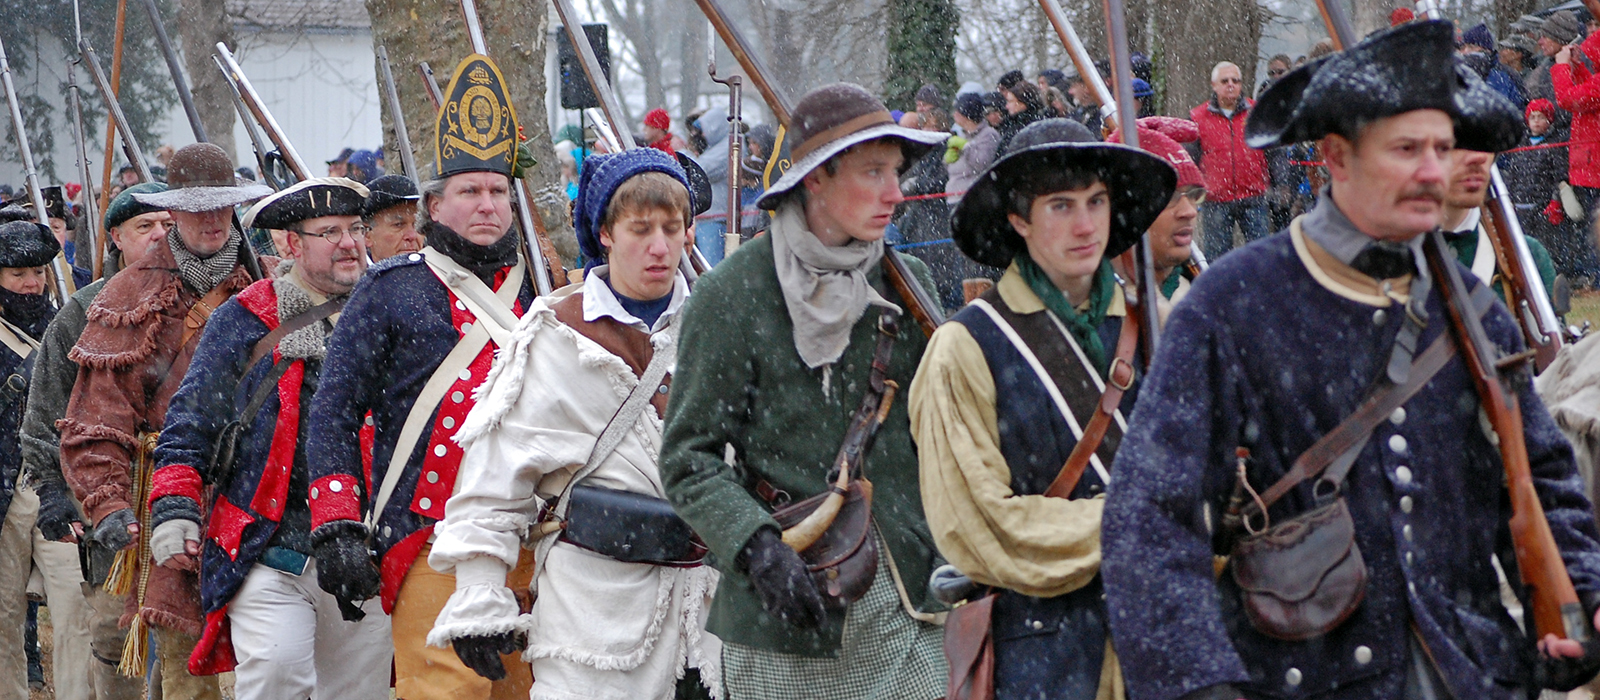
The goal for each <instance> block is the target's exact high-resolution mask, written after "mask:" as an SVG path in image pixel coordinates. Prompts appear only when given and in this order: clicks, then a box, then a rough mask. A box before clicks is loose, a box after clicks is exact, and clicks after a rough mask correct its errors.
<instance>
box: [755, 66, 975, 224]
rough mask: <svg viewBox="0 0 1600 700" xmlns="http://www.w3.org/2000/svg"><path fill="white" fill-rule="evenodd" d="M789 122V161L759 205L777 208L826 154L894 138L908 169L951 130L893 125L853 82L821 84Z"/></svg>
mask: <svg viewBox="0 0 1600 700" xmlns="http://www.w3.org/2000/svg"><path fill="white" fill-rule="evenodd" d="M790 121H791V123H790V124H789V129H790V131H789V137H787V138H785V141H790V140H791V139H792V141H793V143H794V147H793V149H792V150H790V151H789V156H790V158H791V160H792V161H793V163H794V164H793V165H791V166H789V169H788V170H786V171H784V173H783V177H782V178H779V180H778V181H777V182H775V183H773V184H772V186H771V187H769V188H767V191H766V193H764V194H762V195H761V198H760V199H758V200H756V206H758V207H760V208H762V209H775V208H777V206H778V201H779V200H780V199H782V198H783V195H785V194H787V193H788V192H789V191H790V190H793V189H794V188H795V187H797V186H799V184H800V181H801V180H804V179H805V177H806V176H807V175H809V174H811V171H813V170H816V169H817V167H818V166H820V165H822V164H823V163H825V162H827V161H828V159H829V158H832V157H834V156H835V155H838V154H839V153H840V152H841V151H843V150H844V149H846V148H849V147H851V146H854V145H856V144H859V143H865V142H867V141H876V140H878V139H883V138H893V139H896V140H898V141H899V142H900V147H901V150H902V151H903V152H904V154H905V163H904V164H903V166H902V167H904V168H909V167H911V164H912V163H913V162H914V161H916V159H917V158H920V157H922V155H923V154H924V153H927V152H928V150H929V149H931V148H933V147H934V146H935V145H937V144H941V143H944V141H945V139H947V138H949V137H950V134H947V133H944V132H935V131H919V130H917V129H907V128H904V127H902V126H900V125H899V124H896V123H895V121H894V118H893V117H891V116H889V110H888V109H887V108H886V107H884V106H883V103H882V102H880V101H878V98H876V97H873V96H872V93H870V92H867V89H866V88H864V87H861V86H860V85H855V84H853V83H834V84H832V85H824V86H822V87H819V88H817V89H815V90H812V91H811V92H808V93H806V95H805V97H802V98H800V102H799V103H797V104H796V105H795V108H794V114H793V116H792V117H791V120H790Z"/></svg>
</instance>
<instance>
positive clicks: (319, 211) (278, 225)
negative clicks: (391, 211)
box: [240, 177, 367, 230]
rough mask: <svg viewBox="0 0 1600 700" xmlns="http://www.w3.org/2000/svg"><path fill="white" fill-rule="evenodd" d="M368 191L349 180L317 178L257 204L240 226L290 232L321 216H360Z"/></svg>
mask: <svg viewBox="0 0 1600 700" xmlns="http://www.w3.org/2000/svg"><path fill="white" fill-rule="evenodd" d="M366 204H367V188H366V186H365V185H362V184H361V183H359V182H356V181H355V180H351V179H350V178H347V177H314V178H311V179H309V180H301V181H300V182H297V183H295V184H294V185H293V186H291V187H285V188H283V189H282V190H280V191H278V192H275V193H273V194H272V195H271V196H269V197H266V198H265V199H262V200H261V201H259V202H256V203H255V206H252V207H250V211H247V212H245V213H244V219H243V220H242V221H241V222H240V223H241V224H242V225H243V226H244V227H245V228H274V229H280V230H281V229H290V228H293V227H294V226H295V225H296V224H299V223H300V222H302V221H305V220H306V219H315V218H317V217H319V216H360V215H361V210H362V208H363V207H365V206H366Z"/></svg>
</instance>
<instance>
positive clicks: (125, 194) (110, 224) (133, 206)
mask: <svg viewBox="0 0 1600 700" xmlns="http://www.w3.org/2000/svg"><path fill="white" fill-rule="evenodd" d="M166 191H167V185H166V183H164V182H141V183H139V184H137V185H134V186H132V187H129V188H128V189H125V190H123V191H122V192H120V193H118V194H117V196H116V197H114V198H112V200H111V203H110V204H108V205H106V216H105V220H104V221H103V223H104V224H105V227H106V230H107V231H110V230H111V229H114V228H116V227H118V226H121V225H122V222H124V221H127V220H128V219H132V218H133V217H135V216H140V215H142V214H149V213H151V212H157V211H166V210H165V209H162V208H161V207H153V206H150V205H148V204H145V203H144V202H141V201H139V200H137V199H135V198H134V195H138V194H155V193H157V192H166Z"/></svg>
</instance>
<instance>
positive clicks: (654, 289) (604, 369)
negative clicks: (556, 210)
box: [429, 148, 721, 700]
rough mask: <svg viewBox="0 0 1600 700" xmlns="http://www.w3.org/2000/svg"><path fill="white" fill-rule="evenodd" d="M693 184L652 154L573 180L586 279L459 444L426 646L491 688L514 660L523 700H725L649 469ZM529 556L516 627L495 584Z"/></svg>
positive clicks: (512, 351) (675, 534)
mask: <svg viewBox="0 0 1600 700" xmlns="http://www.w3.org/2000/svg"><path fill="white" fill-rule="evenodd" d="M692 181H693V180H692V179H691V178H690V177H689V176H688V175H687V174H686V173H685V172H684V170H683V168H682V167H681V166H679V164H678V162H677V161H676V160H675V159H674V158H673V157H672V156H670V155H667V154H666V153H664V152H662V151H660V150H658V149H653V148H640V149H634V150H630V151H625V152H623V153H619V154H616V155H602V156H591V157H590V158H589V160H587V161H585V162H584V177H583V179H582V181H581V184H580V185H579V191H578V199H577V208H578V223H577V227H578V241H579V245H580V246H582V248H583V256H584V259H585V260H588V261H590V268H589V271H588V274H586V275H585V276H584V281H583V282H582V283H580V284H575V285H571V286H568V287H566V288H563V289H561V290H558V291H557V292H556V293H554V294H552V295H550V296H547V297H542V298H540V299H538V300H536V301H535V302H534V303H533V306H532V308H530V309H529V310H528V314H527V315H526V316H524V317H523V321H522V322H521V323H520V324H518V327H517V332H516V335H515V337H514V340H513V343H512V344H511V345H510V346H508V347H507V348H506V349H505V350H504V351H503V352H501V354H500V361H499V362H497V363H496V365H495V368H494V369H493V370H492V371H491V373H490V375H489V380H488V381H489V386H490V387H492V388H491V389H490V390H489V392H488V394H487V395H486V396H484V398H483V400H482V401H481V402H480V403H479V404H478V406H477V408H475V409H473V411H472V413H471V414H469V415H468V416H467V422H466V426H465V427H464V428H462V432H461V433H460V434H458V436H457V438H458V439H459V440H460V441H461V443H462V446H463V449H464V450H465V451H466V456H465V458H464V459H463V462H462V467H461V472H460V475H459V476H458V477H457V478H458V481H459V484H460V488H459V489H458V490H457V491H456V494H455V495H454V496H451V498H450V501H449V503H448V504H447V505H446V506H445V520H444V522H443V523H440V524H439V526H438V528H437V533H438V539H437V540H436V541H435V542H434V545H433V553H432V554H431V555H429V563H430V564H431V565H433V567H434V568H435V569H438V570H441V571H446V572H454V573H455V575H456V592H455V594H454V595H452V596H451V598H450V603H449V604H448V605H447V606H445V609H444V612H443V613H441V614H440V615H439V619H438V620H437V622H436V623H435V625H434V628H433V632H432V633H431V634H430V635H429V639H430V641H432V642H434V643H436V644H441V645H442V644H448V643H453V644H454V646H455V650H456V653H457V654H458V655H460V656H461V659H462V660H463V661H465V662H466V663H467V664H468V665H470V666H473V667H474V668H475V669H477V670H478V671H479V672H480V673H483V674H484V675H485V676H487V677H490V678H494V677H496V676H497V675H500V674H503V673H504V671H503V669H502V668H501V665H500V657H499V655H498V653H496V652H498V650H499V649H501V648H504V647H516V646H520V645H522V644H523V643H525V644H526V647H527V650H528V651H527V654H526V658H527V659H528V660H529V661H531V662H532V663H533V678H534V681H533V695H534V697H588V698H615V699H618V700H621V699H623V698H650V699H653V700H659V699H662V698H666V699H670V698H674V697H678V698H700V697H709V695H708V691H707V690H706V689H705V688H704V687H701V686H702V685H703V686H706V687H711V688H717V689H718V690H719V691H720V689H721V683H720V678H719V677H718V675H717V673H716V669H717V667H718V666H719V665H720V663H719V662H720V659H719V655H718V651H719V649H718V647H717V645H716V642H715V640H713V639H712V638H711V637H709V636H708V635H705V634H704V632H703V627H704V619H705V614H706V613H707V612H708V609H709V605H710V601H711V593H712V591H713V590H714V589H715V588H716V580H717V574H716V572H715V570H713V569H712V568H711V567H709V566H705V565H704V563H703V562H702V561H701V559H702V557H703V556H704V554H705V548H704V546H703V545H701V544H700V543H699V542H698V541H697V540H696V539H695V538H694V536H693V533H692V532H690V530H689V528H688V526H687V525H685V524H684V523H683V521H682V520H680V519H678V518H677V516H675V515H673V513H672V507H671V506H670V505H669V504H668V503H667V502H666V500H665V496H666V494H665V492H664V491H663V489H662V486H661V477H660V475H659V474H658V473H657V468H656V462H657V455H658V454H659V453H660V445H661V438H660V430H661V421H660V417H661V414H662V413H663V412H664V411H665V409H666V407H667V388H668V386H669V384H670V382H671V378H670V376H669V375H668V370H669V369H670V368H671V367H672V365H673V362H674V357H675V355H676V351H677V346H676V336H677V319H678V313H679V311H680V310H681V309H682V308H683V304H684V302H685V301H686V300H687V299H688V298H689V287H688V283H687V282H686V281H685V279H684V277H683V275H682V274H681V273H679V272H678V261H679V260H680V259H682V256H683V249H684V246H685V244H687V242H688V231H689V230H690V227H691V226H692V225H693V224H692V222H693V217H694V213H695V210H696V207H695V206H694V204H698V205H700V207H699V208H700V209H704V208H705V207H706V206H709V205H710V203H711V201H710V194H711V193H710V191H709V188H707V189H705V190H702V191H701V192H700V193H698V194H696V195H694V196H692V197H691V194H690V188H691V182H692ZM691 202H693V203H694V204H691ZM647 414H648V415H647ZM608 435H615V436H619V437H618V439H617V440H615V441H612V440H610V439H608V437H607V436H608ZM556 436H564V437H556ZM541 513H544V514H545V515H546V516H547V517H544V518H541V517H540V514H541ZM558 517H559V518H560V521H564V522H566V523H568V527H566V528H565V529H563V530H559V531H557V532H553V533H550V534H545V535H542V536H540V535H533V536H532V538H533V539H534V540H535V541H533V542H526V543H524V542H523V541H522V538H521V537H519V536H518V534H519V533H514V532H507V531H506V530H505V529H504V527H503V526H502V523H504V522H506V521H508V520H516V521H521V522H530V523H538V524H539V525H545V524H549V523H554V522H557V518H558ZM539 525H536V526H535V527H536V528H537V527H538V526H539ZM617 536H621V537H631V538H636V539H635V543H636V545H637V546H631V547H619V546H617V545H616V544H615V543H616V542H617V541H618V540H616V539H614V538H615V537H617ZM535 545H537V549H536V550H535V554H534V558H535V561H536V562H538V564H537V566H538V575H537V579H536V583H535V585H534V586H533V590H534V592H535V593H536V594H537V597H536V598H535V600H534V603H533V609H532V614H531V617H530V618H526V622H524V621H523V620H522V619H519V617H518V606H517V601H516V597H515V596H514V595H513V591H511V590H509V589H507V588H506V586H505V579H506V572H507V571H508V570H510V568H511V567H512V566H513V565H515V564H516V561H517V558H518V555H519V552H520V550H521V548H522V547H524V546H528V547H533V546H535ZM653 620H659V621H660V622H659V624H658V623H655V622H652V621H653ZM524 635H525V637H524ZM519 637H520V638H519ZM680 677H682V678H683V681H682V682H681V683H680V682H679V680H678V679H679V678H680Z"/></svg>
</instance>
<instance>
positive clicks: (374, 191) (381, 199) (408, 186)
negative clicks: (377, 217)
mask: <svg viewBox="0 0 1600 700" xmlns="http://www.w3.org/2000/svg"><path fill="white" fill-rule="evenodd" d="M367 191H368V192H369V194H368V195H367V203H366V206H365V207H364V208H363V209H362V210H361V215H362V216H367V217H370V216H372V215H373V214H376V213H378V212H380V211H383V210H385V209H388V208H389V207H397V206H400V205H402V204H409V205H411V206H413V207H414V206H416V204H417V200H418V199H421V198H422V196H421V195H419V194H417V183H415V182H413V181H412V180H411V178H409V177H406V176H404V175H384V176H383V177H380V178H377V179H375V180H373V181H372V182H369V183H367Z"/></svg>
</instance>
